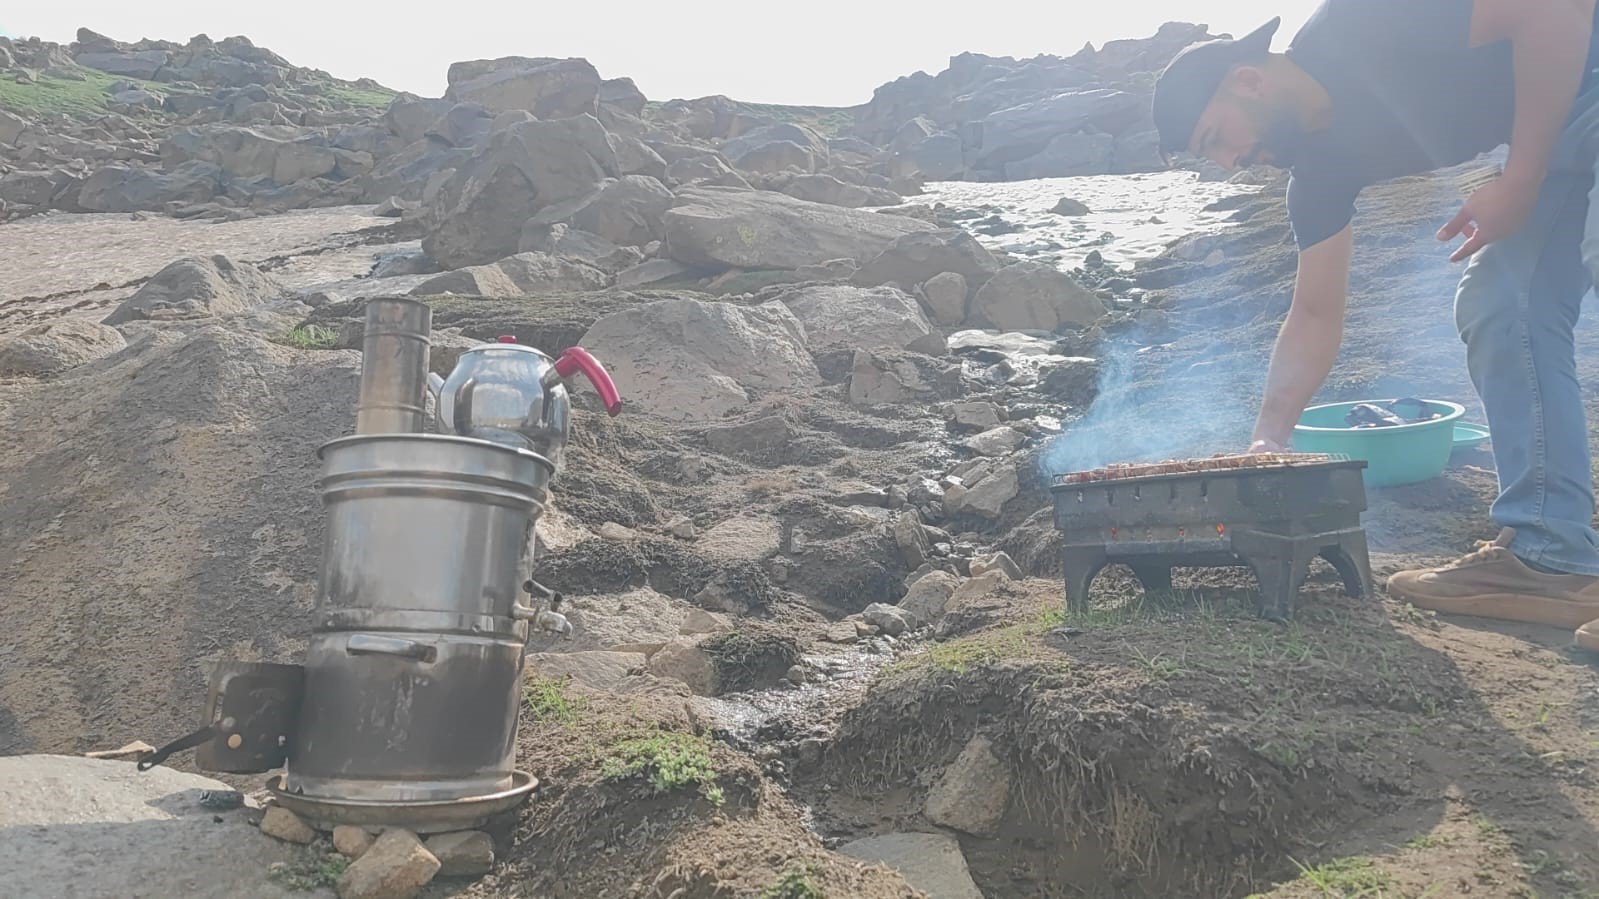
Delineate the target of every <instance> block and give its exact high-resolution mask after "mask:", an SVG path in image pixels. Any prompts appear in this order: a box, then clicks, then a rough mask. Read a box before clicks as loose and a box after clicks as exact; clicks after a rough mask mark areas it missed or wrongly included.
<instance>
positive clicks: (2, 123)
mask: <svg viewBox="0 0 1599 899" xmlns="http://www.w3.org/2000/svg"><path fill="white" fill-rule="evenodd" d="M30 126H31V123H30V122H29V121H28V120H27V119H25V118H23V117H22V116H19V115H15V114H13V113H9V112H6V111H5V110H4V109H0V144H14V143H16V142H17V138H20V137H21V136H22V132H24V131H27V130H28V128H29V127H30Z"/></svg>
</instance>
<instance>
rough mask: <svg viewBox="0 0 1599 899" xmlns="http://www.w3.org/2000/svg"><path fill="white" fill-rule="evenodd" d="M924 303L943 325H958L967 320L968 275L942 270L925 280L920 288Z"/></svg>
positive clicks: (936, 320) (935, 318) (934, 319)
mask: <svg viewBox="0 0 1599 899" xmlns="http://www.w3.org/2000/svg"><path fill="white" fill-rule="evenodd" d="M919 295H920V296H921V298H922V301H923V303H925V304H926V306H927V309H928V311H929V312H930V313H931V314H932V316H933V321H935V322H937V323H938V324H941V325H958V324H960V323H961V322H963V321H965V320H966V297H967V295H968V287H967V284H966V276H964V275H962V274H960V273H959V272H940V273H939V274H936V275H934V276H933V277H931V278H928V279H927V281H925V282H924V283H923V284H922V286H921V289H920V294H919Z"/></svg>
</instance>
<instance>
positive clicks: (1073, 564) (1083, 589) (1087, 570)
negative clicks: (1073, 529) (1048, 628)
mask: <svg viewBox="0 0 1599 899" xmlns="http://www.w3.org/2000/svg"><path fill="white" fill-rule="evenodd" d="M1106 558H1107V557H1106V555H1105V549H1104V547H1095V546H1068V547H1066V548H1065V549H1063V550H1061V554H1060V569H1061V572H1062V573H1063V574H1064V575H1065V576H1066V610H1067V611H1068V612H1086V611H1088V587H1089V585H1090V584H1092V583H1093V582H1094V576H1095V575H1097V574H1099V572H1100V570H1101V569H1103V568H1104V567H1105V561H1106Z"/></svg>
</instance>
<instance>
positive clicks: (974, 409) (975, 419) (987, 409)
mask: <svg viewBox="0 0 1599 899" xmlns="http://www.w3.org/2000/svg"><path fill="white" fill-rule="evenodd" d="M950 416H951V418H952V419H953V420H954V422H955V424H956V425H959V426H960V427H963V428H977V429H980V430H984V431H986V430H988V429H990V428H997V427H999V422H1000V418H999V407H998V406H996V405H994V404H993V403H990V402H988V401H986V400H984V401H979V402H970V403H956V404H955V405H954V406H953V407H951V409H950Z"/></svg>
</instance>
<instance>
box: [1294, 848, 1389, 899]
mask: <svg viewBox="0 0 1599 899" xmlns="http://www.w3.org/2000/svg"><path fill="white" fill-rule="evenodd" d="M1290 861H1293V860H1292V859H1290ZM1294 867H1296V868H1298V869H1299V880H1300V881H1301V882H1302V883H1306V884H1308V885H1310V886H1313V887H1315V888H1316V889H1318V890H1320V891H1321V893H1322V895H1323V896H1340V897H1350V899H1353V897H1372V899H1375V897H1380V896H1382V895H1383V891H1384V890H1387V889H1389V888H1390V887H1392V886H1393V883H1394V879H1393V876H1392V875H1390V874H1389V873H1388V872H1386V871H1384V870H1382V869H1381V868H1378V867H1377V866H1376V865H1375V864H1374V863H1373V862H1372V860H1371V859H1369V858H1341V859H1337V860H1336V861H1330V862H1328V863H1326V864H1324V865H1317V866H1316V867H1314V868H1307V867H1305V866H1304V865H1301V864H1300V863H1299V862H1297V861H1295V862H1294Z"/></svg>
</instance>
